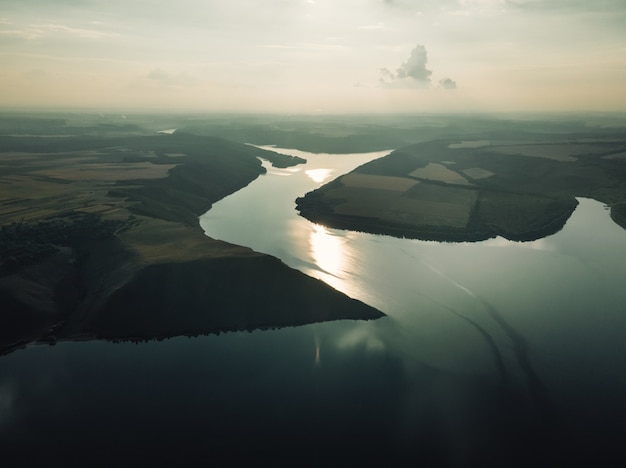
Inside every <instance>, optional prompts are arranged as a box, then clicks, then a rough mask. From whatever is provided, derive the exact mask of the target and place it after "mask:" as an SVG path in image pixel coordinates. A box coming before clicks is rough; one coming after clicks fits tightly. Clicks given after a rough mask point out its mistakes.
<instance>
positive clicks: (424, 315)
mask: <svg viewBox="0 0 626 468" xmlns="http://www.w3.org/2000/svg"><path fill="white" fill-rule="evenodd" d="M281 152H289V153H291V154H294V153H296V154H297V155H300V156H303V157H305V158H306V159H307V160H308V163H307V164H306V165H302V166H297V167H295V168H290V169H275V168H271V167H270V168H268V174H266V175H264V176H262V177H260V178H258V179H257V180H256V181H254V182H253V183H251V184H250V185H249V186H248V187H246V188H244V189H243V190H241V191H239V192H237V193H235V194H233V195H232V196H230V197H228V198H226V199H224V200H222V201H220V202H219V203H216V204H215V205H214V207H213V208H212V209H211V210H210V211H209V212H207V213H206V214H205V215H204V216H202V218H201V225H202V227H203V228H204V229H205V231H206V232H207V234H208V235H209V236H211V237H215V238H219V239H224V240H227V241H229V242H233V243H236V244H241V245H246V246H249V247H252V248H253V249H255V250H258V251H261V252H265V253H269V254H272V255H275V256H277V257H279V258H281V259H282V260H283V261H284V262H286V263H287V264H289V265H290V266H292V267H294V268H298V269H300V270H302V271H304V272H306V273H308V274H310V275H312V276H315V277H317V278H320V279H322V280H324V281H326V282H328V283H329V284H331V285H332V286H334V287H335V288H337V289H339V290H341V291H343V292H345V293H346V294H348V295H350V296H352V297H355V298H358V299H360V300H362V301H364V302H366V303H368V304H370V305H373V306H375V307H377V308H379V309H380V310H382V311H383V312H385V313H386V314H387V317H385V318H382V319H380V320H376V321H371V322H360V321H338V322H330V323H321V324H314V325H308V326H303V327H296V328H286V329H281V330H268V331H255V332H253V333H226V334H222V335H219V336H215V335H213V336H207V337H199V338H193V339H190V338H175V339H170V340H165V341H162V342H150V343H141V344H133V343H123V344H113V343H105V342H83V343H59V344H58V345H57V346H55V347H51V346H30V347H28V348H26V349H23V350H19V351H17V352H15V353H12V354H10V355H8V356H4V357H2V358H0V445H1V447H0V448H2V453H3V456H5V457H7V459H8V457H15V456H18V457H21V458H22V459H24V460H32V459H37V460H38V461H39V462H41V461H47V462H49V461H50V460H52V459H55V460H63V461H64V462H65V463H66V464H67V465H81V466H82V465H83V464H84V463H85V460H86V459H89V460H100V461H102V462H103V463H104V462H108V463H115V464H116V466H119V465H120V464H139V465H146V464H148V465H150V464H151V465H157V464H159V463H166V464H167V463H170V464H172V463H180V461H181V460H187V461H189V460H197V459H199V457H200V459H202V460H206V461H207V463H210V462H217V461H219V462H221V463H224V462H228V461H231V462H235V461H238V460H242V459H258V458H261V457H263V458H271V459H272V460H283V461H286V462H289V463H291V464H294V465H301V464H307V463H310V464H344V465H354V464H366V463H367V464H371V463H373V462H378V463H381V464H382V463H384V464H385V465H390V464H400V463H403V464H410V465H416V464H422V465H424V466H513V465H516V464H519V465H522V466H524V465H526V466H539V465H541V464H544V465H552V466H559V465H568V464H572V463H573V462H574V461H585V462H587V463H592V462H594V463H595V464H597V463H599V462H601V461H602V458H603V457H604V460H605V461H606V460H608V457H612V456H617V455H619V453H620V450H621V449H620V448H619V447H620V446H621V445H620V444H621V439H622V436H623V434H625V433H626V424H625V422H624V421H626V402H625V399H624V398H623V395H624V393H625V391H626V374H625V372H624V369H626V344H625V343H626V340H625V338H626V336H625V334H626V332H625V330H626V318H625V316H624V315H625V314H624V304H626V290H625V288H624V287H623V284H624V278H626V263H625V262H624V261H623V259H624V253H626V232H624V231H623V230H622V229H621V228H619V227H618V226H617V225H615V224H614V223H613V222H612V221H611V220H610V218H609V215H608V211H606V209H605V208H604V206H603V205H602V204H600V203H598V202H595V201H593V200H586V199H580V200H579V201H580V205H579V207H578V208H577V209H576V211H575V212H574V214H573V216H572V218H571V219H570V220H569V221H568V222H567V224H566V226H565V228H564V229H563V230H562V231H560V232H559V233H557V234H555V235H552V236H550V237H546V238H544V239H541V240H538V241H535V242H527V243H516V242H510V241H506V240H504V239H501V238H496V239H492V240H489V241H485V242H480V243H455V244H453V243H437V242H424V241H417V240H407V239H397V238H392V237H387V236H377V235H370V234H362V233H355V232H348V231H339V230H333V229H327V228H325V227H323V226H319V225H315V224H312V223H310V222H309V221H307V220H306V219H304V218H302V217H299V216H298V215H297V213H296V212H295V198H296V197H298V196H301V195H303V194H304V193H305V192H307V191H309V190H312V189H314V188H316V187H318V186H319V185H320V184H322V183H325V182H327V181H329V180H331V179H332V178H334V177H336V176H338V175H340V174H343V173H345V172H348V171H349V170H351V169H352V168H354V167H356V166H358V165H360V164H363V163H365V162H367V161H369V160H371V159H372V158H374V157H379V156H382V155H383V154H385V153H384V152H382V153H377V154H359V155H316V154H310V153H303V152H292V151H289V150H281ZM294 313H297V311H294ZM34 447H36V449H34ZM52 457H54V458H52ZM331 462H332V463H331ZM544 462H545V463H544Z"/></svg>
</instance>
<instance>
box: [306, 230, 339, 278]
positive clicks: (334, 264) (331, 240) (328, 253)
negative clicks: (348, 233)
mask: <svg viewBox="0 0 626 468" xmlns="http://www.w3.org/2000/svg"><path fill="white" fill-rule="evenodd" d="M310 244H311V255H312V256H313V261H314V262H315V264H316V265H317V266H318V267H319V268H320V269H321V270H323V271H325V272H326V273H329V274H331V275H333V276H337V277H341V276H342V273H343V268H344V264H345V254H344V250H343V239H342V238H341V237H338V236H334V235H333V234H331V233H330V232H329V231H328V229H326V228H325V227H324V226H321V225H319V224H314V225H313V230H312V231H311V236H310Z"/></svg>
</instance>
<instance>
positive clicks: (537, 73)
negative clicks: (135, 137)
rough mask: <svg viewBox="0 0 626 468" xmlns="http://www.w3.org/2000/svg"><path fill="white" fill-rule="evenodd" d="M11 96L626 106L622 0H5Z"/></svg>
mask: <svg viewBox="0 0 626 468" xmlns="http://www.w3.org/2000/svg"><path fill="white" fill-rule="evenodd" d="M0 6H1V7H0V63H1V65H2V66H1V67H0V107H2V108H33V107H36V108H46V107H62V108H94V109H100V110H102V111H105V110H107V109H125V110H159V111H168V110H169V111H199V112H261V113H284V112H287V113H305V114H313V113H393V112H543V111H547V112H588V111H593V112H611V111H626V26H625V25H626V0H256V1H255V0H177V1H176V2H172V1H171V0H169V1H165V0H55V1H52V0H0Z"/></svg>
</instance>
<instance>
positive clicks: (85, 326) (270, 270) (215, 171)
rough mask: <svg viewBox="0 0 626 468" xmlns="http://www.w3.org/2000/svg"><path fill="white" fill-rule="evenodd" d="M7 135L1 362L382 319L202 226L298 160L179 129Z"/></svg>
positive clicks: (1, 192)
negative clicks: (87, 347) (121, 344)
mask: <svg viewBox="0 0 626 468" xmlns="http://www.w3.org/2000/svg"><path fill="white" fill-rule="evenodd" d="M0 138H2V148H3V149H4V151H5V153H4V154H5V155H6V156H7V157H6V158H4V159H3V164H2V167H0V170H1V175H2V182H3V184H2V186H1V187H0V196H1V199H2V200H3V203H2V205H1V206H0V219H1V220H2V226H3V229H2V236H1V239H0V241H2V243H3V247H5V248H3V250H2V258H1V259H0V270H1V273H0V300H1V301H2V304H3V307H2V311H1V312H0V325H1V326H0V330H1V331H0V351H5V352H6V351H8V350H13V349H16V348H17V347H20V346H23V345H26V344H28V343H30V342H33V341H44V342H49V343H55V342H57V341H60V340H71V339H78V338H80V339H85V338H86V337H92V338H96V337H99V338H107V339H112V340H118V339H131V338H132V339H142V340H148V339H155V338H163V337H168V336H175V335H179V334H188V335H199V334H206V333H220V332H222V331H234V330H250V329H254V328H265V327H280V326H290V325H301V324H304V323H312V322H316V321H323V320H336V319H343V318H351V319H361V318H363V319H372V318H378V317H380V316H382V314H381V313H380V312H378V311H376V310H375V309H373V308H371V307H369V306H366V305H365V304H363V303H360V302H357V301H353V300H351V299H349V298H347V297H346V296H344V295H342V294H340V293H338V292H336V291H334V290H332V289H331V288H329V287H328V286H327V285H325V284H324V283H322V282H320V281H318V280H315V279H312V278H309V277H307V276H305V275H303V274H301V273H300V272H297V271H295V270H292V269H290V268H288V267H287V266H286V265H284V264H283V263H282V262H280V261H278V260H276V259H274V258H270V257H269V256H265V255H262V254H258V253H256V252H254V251H252V250H250V249H248V248H245V247H240V246H236V245H232V244H229V243H226V242H221V241H217V240H214V239H210V238H207V237H206V236H205V235H204V234H203V232H202V230H201V229H200V227H199V225H198V215H199V214H201V213H203V212H205V211H206V210H207V209H209V208H210V207H211V204H212V203H214V202H215V201H217V200H220V199H221V198H223V197H224V196H226V195H228V194H230V193H233V192H235V191H237V190H239V189H241V188H242V187H244V186H246V185H247V184H248V183H250V182H252V181H253V180H254V179H256V178H257V177H258V176H259V175H262V174H263V173H265V169H264V168H263V166H262V165H261V163H260V161H259V159H258V158H263V159H266V160H268V161H270V162H272V163H273V164H275V165H276V166H278V167H285V166H290V165H296V164H300V163H302V162H304V160H303V159H301V158H294V157H291V156H285V155H279V154H277V153H274V152H271V151H265V150H261V149H258V148H255V147H252V146H248V145H243V144H238V143H233V142H228V141H226V140H222V139H218V138H210V137H198V136H194V135H189V134H182V133H179V132H176V133H174V134H171V135H155V136H132V137H112V138H94V137H89V138H88V137H77V138H62V139H61V138H54V139H53V138H32V139H31V138H28V139H25V138H11V137H0ZM129 174H130V175H129Z"/></svg>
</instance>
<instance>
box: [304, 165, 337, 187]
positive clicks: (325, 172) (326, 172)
mask: <svg viewBox="0 0 626 468" xmlns="http://www.w3.org/2000/svg"><path fill="white" fill-rule="evenodd" d="M304 173H305V174H306V175H308V176H309V177H310V178H311V179H312V180H313V181H314V182H317V183H319V184H321V183H322V182H324V181H325V180H326V179H328V178H329V177H330V175H331V174H332V173H333V170H332V169H323V168H321V169H309V170H308V171H304Z"/></svg>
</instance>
